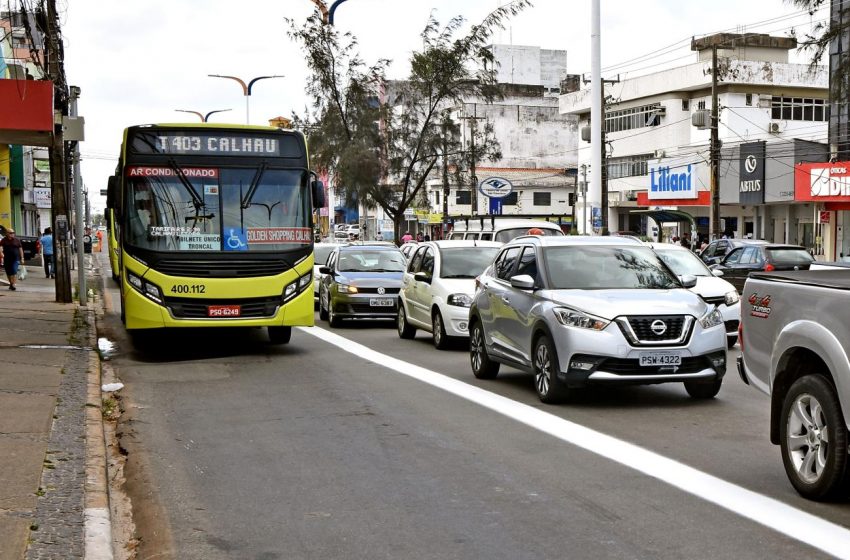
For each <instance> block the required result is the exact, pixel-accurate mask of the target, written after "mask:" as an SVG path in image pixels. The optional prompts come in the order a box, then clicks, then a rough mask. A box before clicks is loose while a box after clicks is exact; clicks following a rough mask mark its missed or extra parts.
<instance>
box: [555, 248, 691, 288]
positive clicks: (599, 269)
mask: <svg viewBox="0 0 850 560" xmlns="http://www.w3.org/2000/svg"><path fill="white" fill-rule="evenodd" d="M544 254H545V256H546V258H545V262H546V268H547V270H548V275H549V280H550V282H551V285H552V288H554V289H556V290H606V289H609V290H610V289H655V290H669V289H672V288H680V287H681V285H680V284H679V281H678V280H677V279H676V277H674V276H673V275H671V274H670V272H669V271H668V270H667V268H666V267H665V266H664V265H663V264H662V263H661V261H660V260H659V258H658V256H657V255H656V254H655V253H654V252H653V251H652V249H650V248H649V247H637V246H635V247H610V246H601V247H588V246H580V247H547V248H545V249H544Z"/></svg>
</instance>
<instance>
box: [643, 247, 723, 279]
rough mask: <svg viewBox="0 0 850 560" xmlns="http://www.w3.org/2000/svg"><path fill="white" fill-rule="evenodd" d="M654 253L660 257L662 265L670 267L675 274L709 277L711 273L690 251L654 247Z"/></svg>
mask: <svg viewBox="0 0 850 560" xmlns="http://www.w3.org/2000/svg"><path fill="white" fill-rule="evenodd" d="M655 253H656V254H657V255H658V256H659V257H661V260H662V261H664V264H666V265H667V266H669V267H670V270H672V271H673V272H674V273H675V274H677V275H679V276H684V275H686V274H692V275H693V276H711V275H712V274H711V271H710V270H709V269H708V267H707V266H705V263H703V262H702V261H701V260H700V258H699V257H697V256H696V255H695V254H693V253H691V252H690V251H687V250H684V251H681V250H679V249H664V248H658V247H656V249H655Z"/></svg>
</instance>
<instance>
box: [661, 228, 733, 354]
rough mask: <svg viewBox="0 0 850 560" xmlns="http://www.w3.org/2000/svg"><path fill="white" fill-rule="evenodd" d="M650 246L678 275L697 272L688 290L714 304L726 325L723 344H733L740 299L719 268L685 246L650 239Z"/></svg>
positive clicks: (730, 345)
mask: <svg viewBox="0 0 850 560" xmlns="http://www.w3.org/2000/svg"><path fill="white" fill-rule="evenodd" d="M649 246H650V247H652V249H653V250H654V251H655V254H657V255H658V256H659V257H661V260H662V261H664V264H666V265H667V266H668V267H669V268H670V270H672V271H673V272H674V273H675V274H676V275H677V276H685V275H687V274H690V275H692V276H696V278H697V285H696V286H694V287H693V288H691V291H692V292H694V293H696V294H697V295H698V296H699V297H701V298H702V299H703V300H704V301H705V302H706V303H711V304H714V305H716V306H717V310H718V311H719V312H720V315H721V316H722V317H723V325H724V327H725V329H726V345H727V347H728V348H732V347H733V346H735V343H736V342H737V341H738V323H740V322H741V302H740V298H739V296H738V290H737V289H735V286H733V285H732V284H731V283H730V282H728V281H726V280H724V279H723V278H720V276H723V273H722V272H720V271H719V270H717V271H712V270H711V269H710V268H708V266H706V264H705V263H704V262H703V261H702V259H700V258H699V257H698V256H697V255H696V254H695V253H693V252H692V251H690V250H689V249H688V248H686V247H682V246H681V245H674V244H671V243H650V244H649Z"/></svg>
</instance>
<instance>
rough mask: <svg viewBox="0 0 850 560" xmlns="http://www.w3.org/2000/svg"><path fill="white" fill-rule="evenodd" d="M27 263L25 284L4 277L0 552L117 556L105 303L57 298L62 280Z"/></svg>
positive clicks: (13, 557) (10, 556)
mask: <svg viewBox="0 0 850 560" xmlns="http://www.w3.org/2000/svg"><path fill="white" fill-rule="evenodd" d="M27 269H28V272H29V276H28V277H27V279H26V280H24V281H20V282H19V283H18V289H17V291H14V292H13V291H10V290H9V289H8V283H7V282H6V279H5V276H3V278H2V280H0V325H2V327H0V364H2V365H0V560H23V559H27V560H30V559H42V558H44V559H48V558H49V559H55V558H63V559H65V558H68V559H76V558H86V559H88V560H93V559H101V558H104V559H106V558H112V553H111V542H110V541H111V537H110V531H109V514H108V511H109V510H108V499H107V494H106V462H105V453H104V442H103V431H102V430H103V426H102V419H101V412H100V405H101V397H100V359H99V355H98V353H97V338H96V337H97V335H96V329H95V316H96V309H97V306H99V305H100V303H99V300H98V299H97V298H94V299H93V300H90V301H89V305H88V306H87V307H86V308H82V307H79V305H77V304H76V303H70V304H63V303H57V302H56V291H55V286H54V282H55V281H54V280H52V279H47V278H45V277H44V271H43V269H41V267H39V266H28V267H27ZM89 274H90V276H89V279H88V282H89V283H90V284H93V285H98V281H99V277H92V276H91V274H92V271H90V272H89ZM75 282H76V271H74V272H73V273H72V283H75Z"/></svg>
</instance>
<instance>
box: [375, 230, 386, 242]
mask: <svg viewBox="0 0 850 560" xmlns="http://www.w3.org/2000/svg"><path fill="white" fill-rule="evenodd" d="M383 240H384V234H383V233H381V232H380V231H379V232H378V233H376V234H375V241H383Z"/></svg>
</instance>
